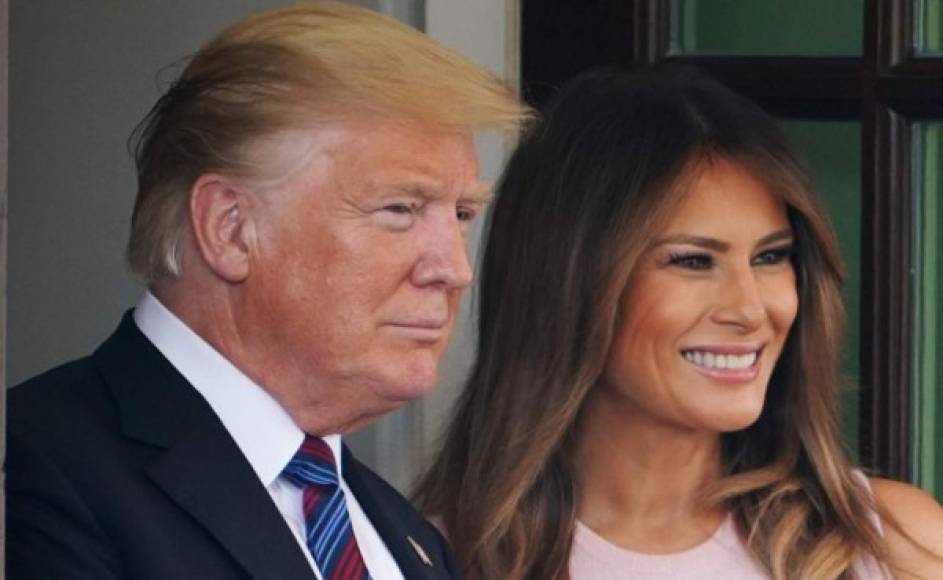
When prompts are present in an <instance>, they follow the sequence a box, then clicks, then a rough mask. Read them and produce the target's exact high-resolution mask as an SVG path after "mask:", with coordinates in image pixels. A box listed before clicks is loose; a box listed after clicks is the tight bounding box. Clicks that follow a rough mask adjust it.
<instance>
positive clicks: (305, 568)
mask: <svg viewBox="0 0 943 580" xmlns="http://www.w3.org/2000/svg"><path fill="white" fill-rule="evenodd" d="M95 360H96V364H98V366H99V368H100V369H101V371H102V374H103V375H104V377H105V379H106V381H108V383H109V385H110V386H111V387H112V390H113V392H114V393H115V397H116V400H117V404H118V407H119V409H120V414H121V422H122V427H123V429H124V432H125V434H126V435H128V436H129V437H132V438H134V439H137V440H139V441H141V442H144V443H147V444H149V445H153V446H157V447H162V448H165V449H166V451H165V453H163V454H162V455H161V456H160V457H159V458H158V459H157V460H156V461H155V462H154V463H152V464H151V465H150V466H149V467H148V470H147V472H148V475H149V477H150V478H151V479H152V481H153V482H154V483H155V484H156V485H157V486H158V487H160V488H161V489H162V490H163V491H164V492H165V493H166V494H167V495H168V496H169V497H170V498H171V499H173V501H174V502H176V503H177V505H179V506H180V508H181V509H183V510H184V511H186V512H188V513H189V514H190V515H191V516H192V517H193V518H194V519H196V520H197V521H198V522H199V523H200V524H201V525H202V526H203V527H204V528H205V529H206V531H207V532H208V533H209V534H210V535H212V536H213V537H214V538H215V539H216V540H217V541H218V542H219V543H220V544H221V545H222V546H223V547H224V548H225V549H226V550H227V551H228V552H229V554H230V555H231V556H232V557H233V558H234V559H235V560H236V561H238V562H239V563H240V564H241V565H242V566H243V567H244V568H245V569H246V570H247V571H248V572H249V574H250V576H251V577H252V578H254V579H256V580H296V579H297V580H313V579H314V578H315V576H314V573H313V571H312V570H311V568H310V566H309V565H308V562H307V560H306V559H305V557H304V554H303V553H302V552H301V547H300V546H299V545H298V543H297V541H296V540H295V538H294V536H293V535H292V534H291V531H290V530H289V528H288V526H287V525H286V523H285V520H284V519H283V518H282V516H281V514H280V513H279V512H278V509H277V508H276V506H275V504H274V502H273V501H272V499H271V497H270V496H269V494H268V492H267V491H266V489H265V487H264V486H263V485H262V483H261V482H260V481H259V479H258V477H257V476H256V474H255V472H254V471H253V470H252V467H251V466H250V465H249V462H248V461H247V460H246V459H245V457H244V456H243V455H242V452H241V451H240V450H239V448H238V446H237V445H236V444H235V442H234V441H233V440H232V438H231V437H230V435H229V433H228V432H227V431H226V429H225V427H223V425H222V423H220V421H219V419H218V417H217V416H216V414H215V413H214V412H213V411H212V409H211V408H210V406H209V405H208V404H207V403H206V401H205V400H203V398H202V397H200V395H199V394H198V393H197V392H196V390H194V389H193V387H192V386H190V385H189V383H187V381H186V380H185V379H184V378H183V376H181V375H180V373H178V372H177V371H176V369H174V368H173V366H172V365H171V364H170V363H169V362H168V361H167V360H166V359H165V358H164V357H163V356H162V355H161V354H160V352H159V351H157V349H156V348H154V346H153V345H152V344H151V343H150V342H149V341H148V340H147V339H146V338H145V337H144V335H143V334H141V332H140V331H139V330H138V329H137V326H136V325H135V324H134V322H133V320H132V319H131V316H130V312H129V313H128V314H126V315H125V318H124V320H122V323H121V326H119V328H118V330H117V331H116V332H115V334H114V335H113V336H112V337H111V338H110V339H109V340H108V341H106V342H105V344H104V345H102V347H101V348H100V349H99V350H98V351H97V352H96V353H95Z"/></svg>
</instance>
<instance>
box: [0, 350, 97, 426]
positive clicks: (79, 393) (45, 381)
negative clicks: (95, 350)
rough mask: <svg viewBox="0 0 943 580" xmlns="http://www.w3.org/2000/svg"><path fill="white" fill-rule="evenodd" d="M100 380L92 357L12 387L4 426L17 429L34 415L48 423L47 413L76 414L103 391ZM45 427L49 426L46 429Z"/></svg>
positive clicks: (62, 366) (8, 395) (48, 371)
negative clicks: (40, 416) (70, 410)
mask: <svg viewBox="0 0 943 580" xmlns="http://www.w3.org/2000/svg"><path fill="white" fill-rule="evenodd" d="M102 386H103V385H102V379H101V376H100V374H99V373H98V371H97V370H96V368H95V364H94V362H93V361H92V357H91V356H86V357H83V358H80V359H76V360H73V361H70V362H67V363H65V364H62V365H59V366H57V367H54V368H52V369H49V370H47V371H45V372H43V373H40V374H38V375H36V376H34V377H32V378H30V379H27V380H25V381H23V382H22V383H20V384H18V385H16V386H14V387H12V388H11V389H10V390H9V391H8V393H7V405H8V406H7V422H8V425H9V426H10V428H11V429H12V428H15V427H19V426H20V422H21V421H24V420H25V421H29V420H31V419H32V418H33V417H34V416H35V415H36V414H42V415H44V416H46V417H47V418H48V419H47V420H46V421H44V423H48V421H49V420H51V418H49V413H50V412H57V410H59V409H61V410H63V411H65V410H66V409H72V411H73V413H74V412H79V411H80V410H81V409H83V408H85V407H87V406H88V405H89V404H90V403H92V402H94V401H95V400H96V399H98V397H94V396H91V395H92V394H93V393H94V392H96V391H100V390H101V388H102ZM47 427H48V425H47Z"/></svg>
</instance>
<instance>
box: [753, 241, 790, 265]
mask: <svg viewBox="0 0 943 580" xmlns="http://www.w3.org/2000/svg"><path fill="white" fill-rule="evenodd" d="M794 253H795V248H794V247H793V246H791V245H790V246H783V247H781V248H773V249H770V250H765V251H763V252H760V253H759V254H757V255H756V257H755V258H753V264H754V265H757V266H771V265H775V264H782V263H783V262H785V261H787V260H789V259H790V258H792V256H793V254H794Z"/></svg>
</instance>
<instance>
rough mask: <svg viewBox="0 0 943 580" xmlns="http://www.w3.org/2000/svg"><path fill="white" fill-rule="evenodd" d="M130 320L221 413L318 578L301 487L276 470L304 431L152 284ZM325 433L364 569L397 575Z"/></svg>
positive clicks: (337, 442) (396, 579) (335, 439)
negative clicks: (163, 299)
mask: <svg viewBox="0 0 943 580" xmlns="http://www.w3.org/2000/svg"><path fill="white" fill-rule="evenodd" d="M134 322H135V323H136V324H137V326H138V328H140V329H141V332H142V333H144V336H146V337H147V338H148V340H150V341H151V342H152V343H153V344H154V346H155V347H157V350H159V351H160V352H161V354H163V355H164V357H166V358H167V360H168V361H170V364H172V365H173V366H174V367H175V368H176V369H177V370H178V371H179V372H180V374H182V375H183V376H184V377H185V378H186V379H187V380H188V381H189V382H190V384H191V385H193V387H194V388H195V389H196V390H197V391H199V393H200V394H201V395H202V396H203V398H204V399H206V401H207V402H208V403H209V405H210V407H212V408H213V411H214V412H215V413H216V415H217V416H219V419H220V421H221V422H222V423H223V426H225V427H226V430H227V431H229V434H230V435H231V436H232V438H233V440H234V441H235V442H236V445H238V446H239V449H240V450H242V453H243V455H245V457H246V459H247V460H248V461H249V464H250V465H251V466H252V469H253V470H254V471H255V473H256V475H257V476H258V477H259V480H260V481H261V482H262V485H264V486H265V488H266V489H267V490H268V492H269V495H271V496H272V501H274V502H275V505H276V506H277V507H278V511H279V512H281V514H282V517H284V518H285V522H286V523H287V524H288V527H289V528H290V529H291V531H292V534H294V536H295V539H296V540H297V541H298V544H299V545H300V546H301V548H302V552H303V553H304V555H305V557H306V558H307V559H308V563H309V564H310V565H311V568H312V569H313V570H314V573H315V575H316V576H317V577H318V579H319V580H322V579H323V577H322V575H321V571H320V570H318V567H317V565H316V564H315V562H314V559H313V558H312V557H311V553H310V552H309V551H308V547H307V545H306V544H305V540H304V537H305V520H304V514H303V512H302V507H301V496H302V491H301V489H300V488H298V487H295V486H294V485H292V484H291V483H289V482H288V481H286V480H285V479H284V478H282V477H281V473H282V470H283V469H284V468H285V466H286V465H288V462H289V461H290V460H291V458H292V457H294V455H295V452H297V451H298V449H299V447H301V442H302V441H303V440H304V436H305V434H304V432H303V431H302V430H301V429H299V428H298V426H297V425H295V423H294V422H293V421H292V420H291V418H290V417H289V416H288V413H286V412H285V410H284V409H282V408H281V406H279V404H278V403H277V402H276V401H275V399H273V398H272V397H271V395H269V394H268V393H267V392H266V391H265V390H264V389H263V388H261V387H260V386H259V385H257V384H255V383H254V382H253V381H252V380H251V379H250V378H249V377H247V376H246V375H245V374H243V373H242V372H241V371H240V370H239V369H237V368H236V367H235V366H234V365H233V364H232V363H231V362H229V360H227V359H226V358H225V357H224V356H223V355H221V354H220V353H219V352H217V351H216V350H215V349H214V348H213V347H212V346H210V345H209V344H208V343H207V342H206V341H204V340H203V339H202V338H200V337H199V336H198V335H197V334H196V333H195V332H193V331H192V330H191V329H190V328H189V327H188V326H187V325H186V324H184V323H183V321H181V320H180V319H179V318H177V317H176V316H175V315H174V314H173V313H172V312H170V311H169V310H168V309H167V308H166V307H165V306H164V305H163V304H161V303H160V301H158V300H157V298H155V297H154V296H153V295H152V294H151V293H150V292H148V293H146V294H145V295H144V296H143V297H142V298H141V300H140V302H139V303H138V305H137V307H136V308H135V310H134ZM323 439H324V441H325V442H326V443H327V444H328V446H329V447H330V448H331V451H332V452H333V453H334V459H335V462H336V464H337V467H338V471H339V472H340V473H338V476H339V479H340V485H341V489H343V490H344V497H345V499H346V500H347V512H348V513H349V514H350V521H351V525H352V526H353V530H354V536H355V537H356V538H357V545H358V546H359V548H360V553H361V554H362V555H363V560H364V564H366V566H367V570H368V571H369V572H370V576H371V577H372V578H376V579H382V580H388V579H389V580H401V579H402V578H403V575H402V572H400V570H399V567H398V566H397V565H396V561H395V560H394V559H393V556H392V555H391V554H390V551H389V550H388V549H387V547H386V544H384V543H383V540H382V539H381V538H380V536H379V534H378V533H377V531H376V529H374V527H373V524H371V523H370V520H369V519H368V518H367V516H366V514H364V513H363V509H362V508H361V507H360V504H359V503H358V502H357V498H356V497H354V494H353V493H351V491H350V489H349V488H348V487H347V483H346V482H345V481H344V478H343V477H342V475H341V474H342V469H343V466H342V465H341V461H342V454H341V437H340V435H328V436H325V437H323Z"/></svg>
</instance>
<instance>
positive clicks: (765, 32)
mask: <svg viewBox="0 0 943 580" xmlns="http://www.w3.org/2000/svg"><path fill="white" fill-rule="evenodd" d="M928 1H929V0H928ZM671 21H672V33H671V37H672V42H671V52H672V53H674V54H678V53H696V54H733V55H781V56H784V55H832V56H835V55H848V56H860V55H861V54H862V48H861V47H862V31H863V29H864V0H829V1H828V2H822V1H821V0H790V1H789V2H782V1H781V0H672V3H671Z"/></svg>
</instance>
